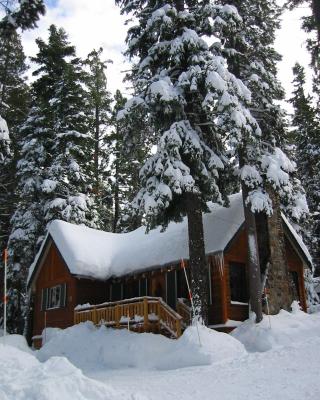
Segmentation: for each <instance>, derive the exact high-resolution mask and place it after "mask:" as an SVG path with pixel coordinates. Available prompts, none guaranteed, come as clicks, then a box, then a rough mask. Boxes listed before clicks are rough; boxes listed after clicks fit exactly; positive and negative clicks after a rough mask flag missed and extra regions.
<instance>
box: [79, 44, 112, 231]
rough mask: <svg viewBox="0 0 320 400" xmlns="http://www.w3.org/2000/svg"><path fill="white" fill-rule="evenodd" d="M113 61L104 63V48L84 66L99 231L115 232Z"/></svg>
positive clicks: (93, 53) (95, 53)
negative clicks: (111, 128) (109, 71)
mask: <svg viewBox="0 0 320 400" xmlns="http://www.w3.org/2000/svg"><path fill="white" fill-rule="evenodd" d="M110 62H111V60H106V61H104V60H102V48H100V49H98V50H93V51H92V52H91V53H90V54H88V56H87V58H86V60H85V61H84V65H86V66H87V67H88V70H89V71H88V74H87V76H86V79H85V81H86V85H87V96H88V101H89V110H90V118H89V126H90V132H91V133H92V137H93V140H94V152H93V164H92V179H93V191H94V193H95V201H96V206H97V212H98V222H97V223H98V227H99V228H100V229H103V230H111V229H112V215H111V214H112V213H111V209H112V206H111V187H110V166H109V164H110V146H111V144H110V135H109V129H108V128H109V126H110V123H111V122H110V119H111V94H110V93H109V92H108V89H107V76H106V70H107V66H108V63H110Z"/></svg>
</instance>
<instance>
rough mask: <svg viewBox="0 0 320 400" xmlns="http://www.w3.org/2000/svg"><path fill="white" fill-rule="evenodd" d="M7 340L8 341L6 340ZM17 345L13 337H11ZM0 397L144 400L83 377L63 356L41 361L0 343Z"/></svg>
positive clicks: (12, 399)
mask: <svg viewBox="0 0 320 400" xmlns="http://www.w3.org/2000/svg"><path fill="white" fill-rule="evenodd" d="M9 341H10V340H9ZM13 341H14V343H15V344H16V345H18V346H20V345H21V342H20V343H18V341H17V340H16V338H15V339H14V340H13ZM0 376H1V385H0V399H1V400H31V399H32V400H67V399H68V400H69V399H72V400H145V399H146V398H145V397H144V396H140V395H132V394H131V395H129V394H126V393H124V392H122V391H121V390H115V389H113V388H111V386H109V385H106V384H104V383H101V382H98V381H95V380H93V379H89V378H87V377H85V376H84V375H83V374H82V372H81V371H80V370H79V369H78V368H76V367H75V366H73V365H72V364H71V363H70V362H69V361H68V360H67V359H66V358H65V357H51V358H50V359H49V360H48V361H46V362H45V363H41V362H39V361H38V360H37V359H36V357H35V356H34V355H32V354H29V353H27V352H25V351H22V350H20V349H19V348H17V347H13V346H10V345H7V344H6V345H3V344H0Z"/></svg>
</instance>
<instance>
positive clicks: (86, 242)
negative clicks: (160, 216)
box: [28, 193, 307, 282]
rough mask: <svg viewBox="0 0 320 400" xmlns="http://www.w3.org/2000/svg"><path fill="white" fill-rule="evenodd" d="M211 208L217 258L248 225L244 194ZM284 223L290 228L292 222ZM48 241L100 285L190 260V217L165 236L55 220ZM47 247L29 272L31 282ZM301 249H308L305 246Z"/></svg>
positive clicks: (210, 247)
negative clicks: (101, 228)
mask: <svg viewBox="0 0 320 400" xmlns="http://www.w3.org/2000/svg"><path fill="white" fill-rule="evenodd" d="M209 208H210V212H209V213H207V214H204V215H203V224H204V237H205V248H206V254H213V253H217V252H219V251H223V250H224V249H225V248H226V246H227V245H228V243H229V242H230V240H231V239H232V238H233V237H234V235H235V234H236V233H237V231H238V230H239V228H240V227H241V225H242V224H243V222H244V214H243V205H242V196H241V193H238V194H235V195H232V196H230V207H228V208H226V207H222V206H219V205H217V204H212V203H211V204H209ZM286 223H287V224H288V225H289V229H290V227H291V226H290V224H289V222H288V221H286ZM290 230H293V228H292V227H291V229H290ZM293 231H294V230H293ZM295 235H297V234H296V233H295ZM48 236H50V237H51V238H52V239H53V241H54V243H55V244H56V246H57V248H58V250H59V252H60V253H61V255H62V257H63V259H64V261H65V262H66V264H67V266H68V268H69V270H70V273H71V274H74V275H78V276H86V277H91V278H95V279H101V280H105V279H108V278H110V277H119V276H123V275H126V274H130V273H134V272H139V271H145V270H148V269H149V270H151V269H154V268H155V267H161V266H164V265H167V264H170V263H174V262H177V261H179V260H180V259H182V258H183V259H188V258H189V251H188V227H187V221H186V218H184V220H183V221H182V222H180V223H173V222H172V223H170V224H169V226H168V228H167V229H166V230H165V231H164V232H161V229H160V228H157V229H154V230H152V231H150V232H149V233H148V234H146V233H145V228H144V227H141V228H139V229H137V230H135V231H133V232H129V233H109V232H103V231H99V230H96V229H91V228H87V227H84V226H79V225H74V224H70V223H67V222H64V221H58V220H55V221H53V222H52V223H51V225H50V228H49V232H48ZM295 237H296V236H295ZM46 242H47V240H45V241H44V243H43V245H42V248H41V249H40V251H39V253H38V254H37V256H36V258H35V260H34V263H33V264H32V265H31V267H30V271H29V277H28V282H29V281H30V278H31V277H32V275H33V272H34V269H35V268H36V266H37V264H38V262H39V261H40V257H41V254H42V253H43V248H44V246H45V243H46ZM299 244H300V242H299ZM302 245H303V243H302ZM303 246H304V245H303ZM303 250H306V249H305V246H304V247H303ZM306 251H307V250H306Z"/></svg>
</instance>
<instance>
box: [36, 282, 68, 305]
mask: <svg viewBox="0 0 320 400" xmlns="http://www.w3.org/2000/svg"><path fill="white" fill-rule="evenodd" d="M66 288H67V285H66V284H65V283H63V284H61V285H56V286H53V287H50V288H46V289H42V307H41V309H42V310H51V309H54V308H60V307H65V305H66Z"/></svg>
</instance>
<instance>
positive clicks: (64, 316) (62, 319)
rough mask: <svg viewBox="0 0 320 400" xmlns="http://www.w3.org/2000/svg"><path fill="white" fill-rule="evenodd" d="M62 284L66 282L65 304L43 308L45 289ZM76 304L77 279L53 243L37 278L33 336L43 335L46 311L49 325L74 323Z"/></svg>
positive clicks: (62, 326)
mask: <svg viewBox="0 0 320 400" xmlns="http://www.w3.org/2000/svg"><path fill="white" fill-rule="evenodd" d="M60 284H66V301H65V306H64V307H60V308H54V309H49V310H46V311H45V310H43V309H42V308H43V307H42V293H43V289H46V288H50V287H54V286H56V285H60ZM76 304H77V300H76V279H75V278H74V277H73V276H72V275H71V274H70V272H69V270H68V268H67V266H66V265H65V262H64V260H63V259H62V257H61V255H60V253H59V251H58V249H57V247H56V246H55V244H54V243H51V244H50V248H49V250H48V252H47V254H46V256H45V258H44V260H43V264H42V267H41V270H40V272H39V275H38V277H37V279H36V290H35V298H34V312H33V336H37V335H41V333H42V331H43V329H44V327H45V313H46V326H47V327H59V328H66V327H68V326H71V325H73V312H74V307H75V306H76Z"/></svg>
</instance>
